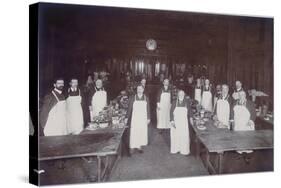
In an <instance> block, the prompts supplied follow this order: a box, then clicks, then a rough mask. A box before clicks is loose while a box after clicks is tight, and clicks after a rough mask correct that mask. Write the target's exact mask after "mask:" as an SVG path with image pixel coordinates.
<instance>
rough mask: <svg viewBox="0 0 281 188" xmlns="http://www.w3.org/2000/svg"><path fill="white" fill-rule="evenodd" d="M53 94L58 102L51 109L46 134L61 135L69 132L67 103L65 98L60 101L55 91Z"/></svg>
mask: <svg viewBox="0 0 281 188" xmlns="http://www.w3.org/2000/svg"><path fill="white" fill-rule="evenodd" d="M52 94H53V95H54V96H55V98H56V99H57V101H58V102H57V104H56V105H55V106H54V107H53V108H52V109H51V110H50V112H49V115H48V119H47V122H46V126H45V128H44V135H45V136H60V135H66V134H67V125H66V105H65V100H62V101H60V100H59V99H58V97H57V96H56V94H55V93H54V91H52Z"/></svg>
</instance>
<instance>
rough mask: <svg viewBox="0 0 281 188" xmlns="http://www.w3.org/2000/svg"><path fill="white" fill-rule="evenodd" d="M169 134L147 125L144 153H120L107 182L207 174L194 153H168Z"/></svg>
mask: <svg viewBox="0 0 281 188" xmlns="http://www.w3.org/2000/svg"><path fill="white" fill-rule="evenodd" d="M169 139H170V135H169V131H168V130H166V131H165V132H164V133H162V134H160V133H159V130H157V129H156V128H155V127H154V126H150V128H149V145H148V146H146V147H144V153H141V154H140V153H136V154H133V155H132V156H131V157H126V156H124V157H123V158H122V159H121V160H120V161H119V163H118V165H117V166H116V168H115V170H114V171H113V172H112V173H111V177H110V179H109V181H127V180H144V179H159V178H174V177H187V176H199V175H208V174H209V173H208V172H207V170H206V169H205V167H204V166H203V164H202V162H201V160H200V159H198V160H197V159H195V157H194V156H192V155H189V156H183V155H180V154H170V140H169Z"/></svg>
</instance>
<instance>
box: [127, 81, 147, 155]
mask: <svg viewBox="0 0 281 188" xmlns="http://www.w3.org/2000/svg"><path fill="white" fill-rule="evenodd" d="M126 116H127V118H128V119H129V123H128V124H129V126H130V136H129V137H130V138H129V148H130V150H131V153H133V152H134V151H135V150H137V151H138V152H139V153H143V150H142V147H143V146H146V145H147V144H148V124H149V123H150V108H149V99H148V97H147V96H146V95H145V94H144V88H143V86H142V85H138V86H137V94H135V95H133V96H131V98H130V102H129V107H128V111H127V115H126Z"/></svg>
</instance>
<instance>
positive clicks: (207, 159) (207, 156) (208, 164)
mask: <svg viewBox="0 0 281 188" xmlns="http://www.w3.org/2000/svg"><path fill="white" fill-rule="evenodd" d="M206 162H207V168H208V170H211V174H216V170H215V168H214V166H213V165H212V163H211V160H210V153H209V151H206Z"/></svg>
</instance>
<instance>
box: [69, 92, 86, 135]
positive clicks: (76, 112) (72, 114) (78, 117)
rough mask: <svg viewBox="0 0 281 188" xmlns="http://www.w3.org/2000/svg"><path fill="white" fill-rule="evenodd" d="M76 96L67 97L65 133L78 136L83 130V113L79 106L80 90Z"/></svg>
mask: <svg viewBox="0 0 281 188" xmlns="http://www.w3.org/2000/svg"><path fill="white" fill-rule="evenodd" d="M78 91H79V95H78V96H69V97H68V98H67V99H66V113H67V116H66V117H67V131H68V134H79V133H80V132H81V131H82V130H83V111H82V106H81V100H82V98H81V95H80V90H78Z"/></svg>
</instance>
